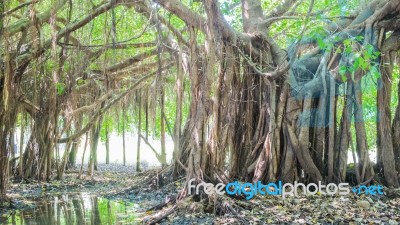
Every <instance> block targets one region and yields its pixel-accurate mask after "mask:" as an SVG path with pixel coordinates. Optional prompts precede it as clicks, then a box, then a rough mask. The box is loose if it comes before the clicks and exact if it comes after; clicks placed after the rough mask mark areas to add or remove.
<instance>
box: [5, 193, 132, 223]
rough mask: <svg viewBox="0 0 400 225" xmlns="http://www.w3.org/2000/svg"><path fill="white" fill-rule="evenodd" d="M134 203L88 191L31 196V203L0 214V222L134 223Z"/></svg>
mask: <svg viewBox="0 0 400 225" xmlns="http://www.w3.org/2000/svg"><path fill="white" fill-rule="evenodd" d="M134 208H135V205H132V204H129V205H128V204H127V203H125V202H120V201H113V200H108V199H105V198H99V197H96V196H94V195H90V194H88V193H79V194H69V195H58V196H53V197H46V198H40V199H35V200H34V201H32V206H31V207H29V208H26V209H23V210H16V211H14V212H12V213H9V214H4V215H0V216H1V217H0V224H15V225H73V224H76V225H84V224H91V225H102V224H104V225H106V224H107V225H108V224H136V221H135V219H136V217H135V214H134V211H135V210H134Z"/></svg>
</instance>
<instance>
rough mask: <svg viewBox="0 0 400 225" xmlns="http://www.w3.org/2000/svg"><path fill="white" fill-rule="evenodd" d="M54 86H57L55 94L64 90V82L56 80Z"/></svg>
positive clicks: (62, 92)
mask: <svg viewBox="0 0 400 225" xmlns="http://www.w3.org/2000/svg"><path fill="white" fill-rule="evenodd" d="M56 88H57V94H58V95H62V94H64V91H65V84H64V83H60V82H58V83H57V84H56Z"/></svg>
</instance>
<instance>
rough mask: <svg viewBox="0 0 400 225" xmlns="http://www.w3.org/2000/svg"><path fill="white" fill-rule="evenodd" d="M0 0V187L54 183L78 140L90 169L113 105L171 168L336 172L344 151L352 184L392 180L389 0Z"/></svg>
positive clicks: (393, 58)
mask: <svg viewBox="0 0 400 225" xmlns="http://www.w3.org/2000/svg"><path fill="white" fill-rule="evenodd" d="M0 5H1V9H0V12H1V18H2V20H1V42H0V43H1V59H0V63H1V64H0V65H1V66H0V69H1V73H0V90H1V95H0V103H1V104H0V123H1V126H0V137H1V138H0V198H4V197H5V193H6V187H7V182H8V179H9V176H10V175H14V176H19V177H23V178H33V179H39V180H46V179H50V177H51V176H52V173H54V171H56V173H57V175H58V177H59V178H60V179H61V178H62V174H63V173H64V170H65V169H67V168H68V165H70V164H71V163H72V164H74V163H75V162H74V160H76V159H75V158H74V157H75V156H74V155H75V154H76V149H77V147H78V146H79V145H80V144H84V145H88V148H89V149H90V150H88V152H89V153H88V154H90V162H89V165H90V166H91V167H92V169H93V168H95V166H96V150H95V149H96V145H97V144H96V143H97V140H98V139H99V135H100V133H101V130H102V129H103V127H104V126H106V125H105V124H107V118H108V117H110V115H116V114H118V115H120V113H121V112H122V114H123V115H125V114H126V113H128V114H129V113H133V114H135V113H136V114H135V115H138V116H135V118H136V119H137V120H138V121H139V122H138V123H137V122H135V123H137V124H136V125H135V126H136V127H139V135H138V137H139V140H138V142H139V143H140V139H141V137H142V139H143V140H147V137H148V135H149V134H148V132H147V131H148V129H149V127H150V128H151V127H152V126H153V125H154V124H155V123H157V124H159V130H160V134H161V135H160V139H161V143H162V149H161V150H158V149H153V151H154V153H155V154H156V156H157V158H158V159H159V161H160V162H161V163H162V164H163V166H166V165H167V164H170V165H171V166H170V168H171V169H172V170H173V174H174V177H176V178H177V177H179V176H186V177H187V178H188V179H192V178H195V179H197V180H198V181H201V180H207V181H210V182H212V181H213V182H216V181H222V182H226V181H227V180H228V179H238V180H242V181H258V180H261V181H272V182H274V181H277V180H282V181H284V182H293V181H295V180H302V181H304V182H318V181H321V182H337V183H338V182H344V181H346V169H347V163H348V161H349V159H348V155H349V154H348V153H349V151H350V152H352V154H350V155H353V157H352V159H353V160H354V161H355V168H354V170H355V172H354V173H355V175H356V180H357V182H358V183H365V182H370V181H371V180H372V179H375V180H378V179H380V182H383V183H384V184H385V185H387V186H391V187H399V175H398V173H399V172H400V151H399V149H400V106H399V105H398V103H397V102H396V103H393V99H398V96H399V94H400V92H399V93H396V92H394V91H392V89H393V90H400V89H398V88H397V85H398V84H397V83H395V81H397V78H396V79H395V78H394V76H393V75H394V74H398V73H399V71H396V70H398V68H399V67H398V65H399V60H398V50H399V48H400V41H399V38H400V27H399V24H400V23H399V20H400V1H398V0H371V1H362V0H360V1H357V0H354V1H341V0H338V1H332V2H329V1H325V2H322V1H321V2H320V1H314V0H307V1H302V0H281V1H274V2H272V3H271V2H268V1H262V0H241V1H232V2H231V1H216V0H203V1H196V0H193V1H179V0H154V1H148V0H135V1H131V0H109V1H90V2H89V1H87V2H86V1H85V2H84V3H82V1H78V0H77V1H76V0H70V1H67V0H54V1H28V2H24V1H16V0H15V1H12V0H7V1H5V2H2V3H0ZM39 8H40V9H41V11H39V10H38V9H39ZM43 9H46V10H43ZM77 9H79V10H80V11H79V12H80V14H79V15H78V14H73V13H72V12H73V11H74V10H77ZM117 15H118V16H119V17H118V16H117ZM121 15H123V16H121ZM99 24H102V25H101V26H100V25H99ZM368 94H372V95H368ZM371 96H372V97H371ZM371 99H372V100H371ZM371 101H372V102H373V104H370V102H371ZM365 102H368V104H366V103H365ZM171 104H172V105H173V113H172V114H173V116H172V117H171V115H170V114H171V113H166V111H167V110H168V106H170V105H171ZM394 104H395V105H397V107H396V108H395V110H394V107H393V109H392V108H391V106H393V105H394ZM371 105H372V106H371ZM186 109H187V110H186ZM142 114H143V116H141V115H142ZM156 117H157V118H156ZM371 118H372V119H371ZM123 122H124V123H123V124H125V119H124V120H123ZM371 124H372V125H371ZM107 126H108V125H107ZM24 127H25V128H26V127H29V129H24ZM17 130H18V132H17ZM22 130H26V132H29V138H28V139H27V140H26V144H25V145H23V146H24V148H23V149H22V148H21V150H22V151H21V155H20V156H19V158H18V159H15V158H14V157H12V153H13V151H14V146H15V140H14V139H15V138H14V137H15V134H16V133H21V132H22ZM141 130H144V131H145V133H143V134H140V132H141ZM166 133H168V134H169V135H170V136H171V137H172V139H173V141H174V145H175V148H174V157H173V160H172V161H171V162H167V161H166V155H165V154H166V153H165V138H166V137H165V136H166ZM371 133H372V134H373V136H376V138H375V139H376V141H375V139H374V138H372V139H373V140H374V141H373V142H372V144H371V141H368V137H367V136H368V134H369V135H370V134H371ZM88 136H89V139H90V143H89V144H88V143H85V142H87V138H88ZM85 137H86V141H84V140H85ZM139 145H140V144H139ZM112 147H113V146H111V148H112ZM375 147H376V154H377V159H376V163H375V162H374V161H373V160H372V159H371V158H370V156H369V152H370V151H371V149H372V148H375ZM60 148H63V149H65V151H64V153H63V155H58V154H59V149H60ZM138 158H140V155H138ZM10 162H17V163H16V164H15V165H14V166H12V165H11V163H10ZM89 170H90V169H89ZM377 173H379V174H380V175H378V174H377Z"/></svg>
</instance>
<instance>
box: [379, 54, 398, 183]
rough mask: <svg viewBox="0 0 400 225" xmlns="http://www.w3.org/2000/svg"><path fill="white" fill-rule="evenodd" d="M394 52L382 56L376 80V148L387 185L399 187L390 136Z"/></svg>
mask: <svg viewBox="0 0 400 225" xmlns="http://www.w3.org/2000/svg"><path fill="white" fill-rule="evenodd" d="M393 60H394V52H393V53H390V52H388V53H386V54H384V56H383V62H384V63H383V67H382V69H381V75H382V77H381V78H380V79H379V80H378V98H377V103H378V126H377V127H378V134H377V135H378V137H379V138H378V140H379V141H378V149H379V151H378V152H380V153H381V155H380V156H378V157H379V158H381V159H382V165H383V171H384V175H385V180H386V182H387V185H388V186H389V187H399V180H398V175H397V171H396V163H395V158H394V157H395V155H394V151H393V143H392V136H391V132H390V131H391V126H390V121H391V113H390V100H391V92H392V88H391V81H392V71H393Z"/></svg>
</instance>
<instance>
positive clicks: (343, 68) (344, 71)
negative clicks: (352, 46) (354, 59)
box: [339, 66, 347, 76]
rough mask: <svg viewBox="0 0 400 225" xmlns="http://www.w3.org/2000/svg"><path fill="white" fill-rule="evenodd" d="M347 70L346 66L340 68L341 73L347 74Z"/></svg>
mask: <svg viewBox="0 0 400 225" xmlns="http://www.w3.org/2000/svg"><path fill="white" fill-rule="evenodd" d="M346 71H347V68H346V66H340V68H339V74H340V75H342V76H343V75H344V74H346Z"/></svg>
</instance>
